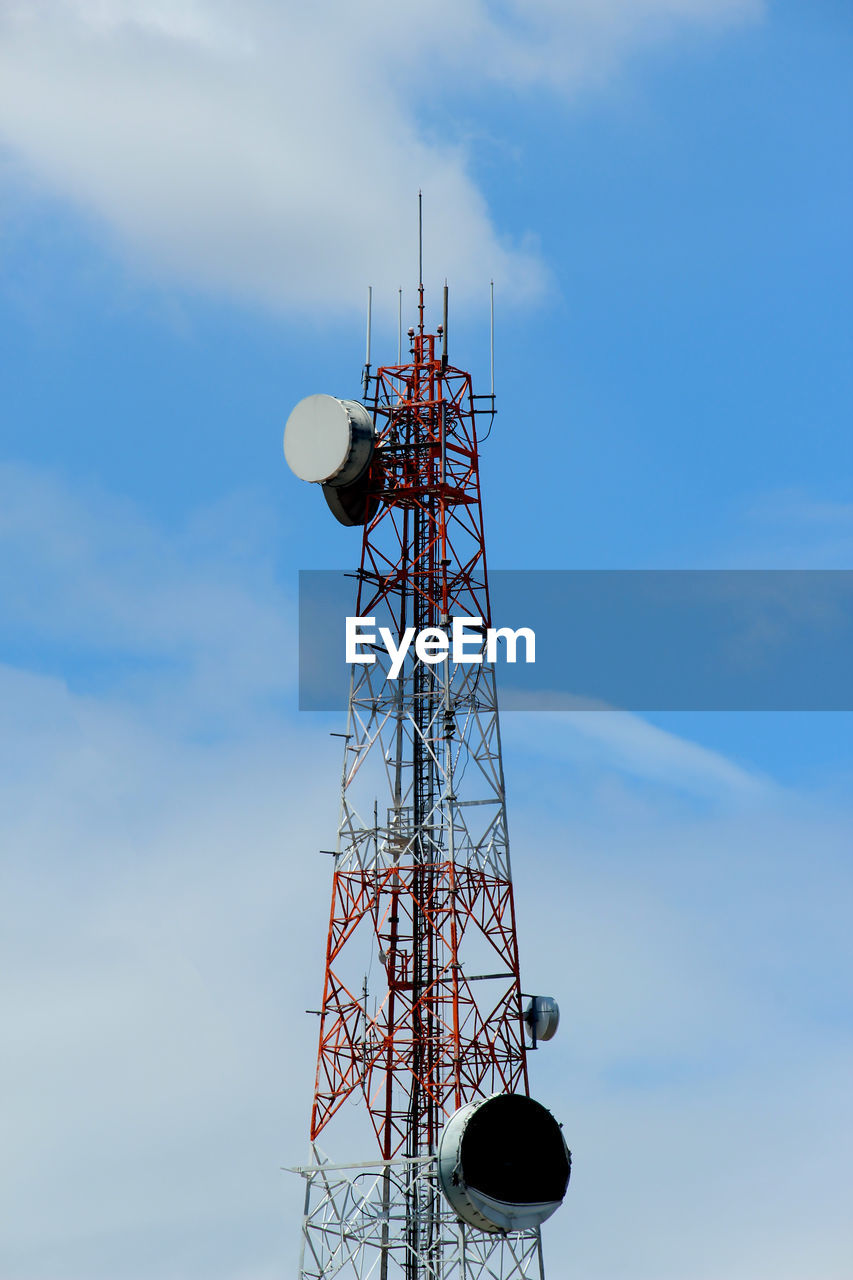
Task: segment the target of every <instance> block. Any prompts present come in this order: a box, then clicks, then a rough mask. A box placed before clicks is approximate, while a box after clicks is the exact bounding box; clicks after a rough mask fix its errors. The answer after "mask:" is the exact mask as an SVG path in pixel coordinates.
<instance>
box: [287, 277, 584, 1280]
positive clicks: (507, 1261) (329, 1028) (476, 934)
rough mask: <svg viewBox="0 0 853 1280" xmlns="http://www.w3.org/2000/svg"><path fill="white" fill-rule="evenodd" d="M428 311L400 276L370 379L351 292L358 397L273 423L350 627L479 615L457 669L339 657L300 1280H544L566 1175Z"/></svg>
mask: <svg viewBox="0 0 853 1280" xmlns="http://www.w3.org/2000/svg"><path fill="white" fill-rule="evenodd" d="M443 315H444V319H443V323H442V324H440V325H438V326H437V331H436V333H434V334H433V333H426V332H425V331H424V291H423V284H422V283H421V284H420V286H419V290H418V325H417V330H415V329H414V328H411V329H409V331H408V339H409V354H410V359H409V361H408V362H407V363H403V362H402V359H401V356H402V329H401V335H400V336H401V342H400V350H398V362H397V364H394V365H383V366H381V367H379V368H378V369H377V370H376V371H375V372H371V365H370V302H368V340H367V357H366V363H365V368H364V374H363V379H362V400H361V401H351V400H339V399H336V398H335V397H333V396H328V395H315V396H309V397H307V398H306V399H305V400H302V401H300V403H299V404H298V405H296V407H295V408H294V410H293V411H292V413H291V415H290V417H289V418H288V422H287V426H286V428H285V436H284V451H285V456H286V458H287V461H288V463H289V464H290V466H291V468H292V470H293V471H294V472H295V473H296V475H297V476H299V477H300V478H301V479H303V480H307V481H310V482H313V483H317V484H320V485H322V488H323V494H324V496H325V498H326V502H327V504H328V506H329V508H330V510H331V511H332V513H333V514H334V516H335V517H336V519H337V520H338V521H339V522H340V523H341V524H342V525H347V526H350V527H361V528H362V543H361V559H360V564H359V568H358V572H357V575H356V577H357V594H356V601H355V613H356V615H357V616H358V617H361V618H372V619H374V620H375V628H376V630H377V633H378V629H379V628H380V627H383V626H385V627H388V628H389V629H390V631H391V634H392V636H393V637H394V643H395V645H399V644H400V641H401V638H403V637H405V636H406V635H408V634H410V633H411V629H412V628H413V629H414V633H413V634H418V633H422V632H424V631H427V632H428V636H427V639H430V638H431V639H432V640H434V641H435V640H437V639H440V637H441V636H442V635H444V636H447V635H449V633H450V631H451V629H452V626H453V622H454V619H462V618H465V619H471V618H474V619H479V623H480V626H479V629H477V628H472V624H471V623H468V624H467V625H468V632H469V637H468V644H467V653H468V655H469V660H468V661H467V662H462V661H460V662H454V661H453V659H452V657H451V655H450V654H445V655H444V656H443V657H440V658H439V660H437V661H436V660H435V657H434V656H433V660H432V661H421V660H419V659H418V658H417V656H416V654H415V653H414V650H413V649H410V650H409V653H408V655H407V657H406V659H405V661H404V664H403V666H402V669H401V670H400V672H399V675H398V676H397V678H396V679H392V678H390V675H389V671H390V667H391V658H390V657H389V654H388V652H387V651H386V650H385V648H384V647H383V646H382V645H381V644H379V643H377V644H376V645H373V646H371V648H370V650H369V652H370V653H372V655H373V657H374V658H375V661H374V662H373V663H372V664H355V665H353V667H352V677H351V685H350V696H349V708H348V716H347V727H346V734H345V735H344V737H345V747H344V765H343V777H342V784H341V810H340V822H339V828H338V842H337V848H336V851H335V864H334V874H333V882H332V901H331V912H330V920H329V934H328V942H327V948H326V967H325V979H324V987H323V1000H322V1010H321V1015H320V1037H319V1051H318V1058H317V1075H316V1084H315V1090H314V1102H313V1108H312V1113H311V1162H310V1164H308V1165H305V1166H302V1167H301V1168H299V1170H298V1172H299V1173H301V1174H302V1176H303V1177H304V1179H305V1183H306V1187H305V1215H304V1219H303V1231H302V1249H301V1261H300V1271H299V1275H300V1278H301V1280H321V1278H322V1280H326V1278H327V1277H331V1276H340V1277H347V1278H348V1280H351V1278H353V1277H358V1278H359V1280H366V1277H371V1278H374V1277H375V1280H391V1278H392V1277H393V1278H394V1280H397V1278H401V1280H433V1278H435V1280H437V1278H439V1277H441V1278H442V1280H451V1278H452V1280H457V1278H458V1280H480V1278H481V1277H483V1278H485V1277H489V1278H490V1280H514V1278H516V1277H518V1278H522V1277H523V1278H524V1280H532V1278H536V1277H538V1278H539V1280H544V1275H545V1271H544V1262H543V1255H542V1245H541V1236H540V1227H541V1224H542V1222H544V1221H545V1219H546V1218H548V1217H550V1215H551V1214H552V1213H553V1212H554V1211H555V1210H556V1209H557V1208H558V1207H559V1205H560V1203H561V1202H562V1200H563V1197H564V1195H565V1192H566V1188H567V1186H568V1181H569V1171H570V1163H571V1157H570V1153H569V1151H568V1148H567V1147H566V1144H565V1141H564V1139H563V1135H562V1131H561V1128H560V1126H559V1125H558V1123H557V1121H556V1120H555V1119H554V1117H553V1116H552V1115H551V1113H550V1112H549V1111H548V1110H546V1108H545V1107H544V1106H542V1105H540V1104H539V1103H538V1102H536V1101H534V1100H533V1099H532V1098H531V1097H530V1094H529V1086H528V1069H527V1053H528V1045H527V1041H528V1040H529V1041H530V1042H531V1047H533V1048H535V1047H536V1044H537V1041H542V1040H548V1039H550V1038H551V1036H552V1035H553V1034H554V1031H555V1030H556V1026H557V1021H558V1018H559V1012H558V1009H557V1005H556V1003H555V1001H554V1000H552V999H551V998H550V997H542V996H539V997H530V996H523V994H522V990H521V979H520V971H519V957H518V945H517V940H516V929H515V911H514V905H513V889H512V877H511V871H510V860H509V844H508V839H507V823H506V802H505V793H504V775H503V765H502V761H501V745H500V725H499V719H498V702H497V693H496V685H495V670H494V664H493V663H492V662H489V661H488V660H487V658H486V653H485V644H484V637H485V630H486V628H488V627H490V626H491V609H490V604H489V586H488V577H487V573H486V546H485V536H484V532H483V513H482V504H481V499H480V480H479V470H478V445H477V422H478V420H479V419H480V418H481V417H482V416H483V415H487V416H488V417H489V419H493V417H494V412H495V405H494V386H492V391H491V393H490V394H489V395H486V396H476V395H475V394H474V392H473V388H472V382H471V376H470V374H469V373H466V372H465V371H463V370H461V369H457V368H455V367H453V366H452V365H450V363H449V361H448V354H447V287H446V286H445V289H444V309H443ZM342 627H343V623H342ZM371 629H372V628H371ZM430 631H431V632H432V635H431V636H430V635H429V633H430ZM478 636H479V639H478ZM343 638H344V637H343V633H342V635H341V643H342V644H343ZM436 648H440V645H437V646H434V648H433V654H434V653H435V649H436ZM349 1104H356V1105H355V1106H352V1105H349ZM356 1130H357V1131H358V1132H359V1133H360V1135H361V1136H360V1138H358V1139H356V1141H357V1143H359V1144H360V1145H358V1150H359V1153H360V1158H359V1159H357V1160H355V1161H353V1160H343V1161H341V1160H340V1157H339V1158H338V1161H337V1162H336V1160H335V1158H334V1152H335V1150H336V1148H335V1146H334V1145H333V1144H334V1143H335V1134H336V1133H338V1132H339V1133H340V1134H341V1136H342V1139H343V1137H344V1136H346V1139H347V1143H348V1145H350V1146H351V1145H352V1142H353V1138H354V1132H355V1131H356ZM327 1149H328V1151H329V1153H332V1154H327Z"/></svg>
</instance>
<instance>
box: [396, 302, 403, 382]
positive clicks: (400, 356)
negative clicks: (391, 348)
mask: <svg viewBox="0 0 853 1280" xmlns="http://www.w3.org/2000/svg"><path fill="white" fill-rule="evenodd" d="M402 363H403V290H402V289H398V290H397V364H402Z"/></svg>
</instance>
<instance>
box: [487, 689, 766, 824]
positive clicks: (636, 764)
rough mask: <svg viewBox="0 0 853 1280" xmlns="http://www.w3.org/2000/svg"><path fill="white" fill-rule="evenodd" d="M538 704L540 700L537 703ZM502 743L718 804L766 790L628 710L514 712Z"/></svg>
mask: <svg viewBox="0 0 853 1280" xmlns="http://www.w3.org/2000/svg"><path fill="white" fill-rule="evenodd" d="M538 700H539V702H540V703H541V700H542V699H541V695H540V698H539V699H538ZM503 733H504V738H505V740H506V741H507V743H509V744H510V745H512V746H516V745H519V746H522V747H523V748H524V750H525V751H527V752H529V753H531V754H535V755H539V756H542V757H547V758H548V759H549V760H551V761H552V762H557V763H566V764H574V765H580V764H581V763H589V762H590V761H594V763H595V766H596V767H597V768H606V769H609V770H612V771H616V772H619V773H623V774H626V775H628V776H630V777H633V778H639V779H643V780H644V781H646V782H655V783H660V784H662V785H663V786H665V787H666V788H667V789H669V790H672V789H681V790H684V791H686V792H688V793H692V794H695V795H700V796H712V797H717V798H722V799H727V798H733V797H734V798H738V797H750V796H753V797H754V796H756V795H757V794H758V793H760V792H761V791H762V790H764V789H765V788H766V787H768V786H770V785H771V784H770V783H769V781H768V780H766V779H762V778H760V777H759V776H757V775H756V774H754V773H750V772H749V771H748V770H747V769H744V768H742V767H741V766H740V765H738V764H736V763H735V762H734V761H732V760H729V759H728V758H727V757H726V756H723V755H721V754H720V753H719V752H717V751H712V750H709V749H708V748H707V747H702V746H700V745H699V744H698V743H696V742H690V741H688V740H687V739H685V738H680V737H679V736H678V735H677V734H674V733H669V732H667V730H665V729H660V728H658V727H657V726H656V725H653V724H649V722H648V721H647V720H643V719H642V718H641V717H640V716H635V715H632V714H631V713H630V712H627V711H607V710H599V711H578V712H574V711H567V712H562V711H549V712H525V713H523V714H519V713H517V712H513V713H512V714H511V715H509V716H507V717H505V726H504V731H503Z"/></svg>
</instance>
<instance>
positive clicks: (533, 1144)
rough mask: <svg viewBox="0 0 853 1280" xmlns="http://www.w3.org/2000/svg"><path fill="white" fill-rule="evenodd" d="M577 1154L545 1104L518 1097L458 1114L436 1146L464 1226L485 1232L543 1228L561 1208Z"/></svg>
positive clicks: (503, 1096)
mask: <svg viewBox="0 0 853 1280" xmlns="http://www.w3.org/2000/svg"><path fill="white" fill-rule="evenodd" d="M571 1162H572V1157H571V1153H570V1151H569V1149H568V1147H567V1146H566V1143H565V1140H564V1138H563V1132H562V1130H561V1128H560V1126H559V1125H558V1123H557V1121H556V1120H555V1119H554V1117H553V1116H552V1115H551V1112H550V1111H548V1110H547V1109H546V1108H545V1107H543V1106H542V1105H541V1103H539V1102H535V1101H534V1100H533V1098H528V1097H526V1096H525V1095H524V1094H520V1093H496V1094H493V1095H492V1097H491V1098H478V1099H477V1100H476V1101H474V1102H469V1103H467V1104H466V1105H465V1106H464V1107H460V1109H459V1110H458V1111H457V1112H455V1113H454V1114H453V1115H452V1116H451V1117H450V1119H449V1120H448V1122H447V1124H446V1125H445V1126H444V1129H443V1131H442V1134H441V1138H440V1139H439V1143H438V1180H439V1182H440V1183H441V1189H442V1191H443V1192H444V1194H445V1196H446V1197H447V1200H448V1202H449V1204H450V1206H451V1208H453V1209H454V1210H455V1211H456V1213H457V1214H458V1215H459V1217H460V1218H461V1219H462V1220H463V1222H467V1223H468V1224H469V1226H472V1227H476V1228H478V1229H479V1230H480V1231H523V1230H527V1229H528V1228H531V1227H538V1226H539V1225H540V1224H541V1223H543V1222H544V1221H545V1220H546V1219H547V1218H550V1217H551V1214H552V1213H555V1212H556V1211H557V1209H559V1207H560V1205H561V1204H562V1202H563V1197H564V1196H565V1194H566V1188H567V1187H568V1185H569V1175H570V1173H571Z"/></svg>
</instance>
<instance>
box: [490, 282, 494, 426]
mask: <svg viewBox="0 0 853 1280" xmlns="http://www.w3.org/2000/svg"><path fill="white" fill-rule="evenodd" d="M489 285H490V295H491V297H490V305H489V366H490V370H491V375H492V378H491V381H492V408H494V404H495V282H494V280H491V281H490V282H489Z"/></svg>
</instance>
